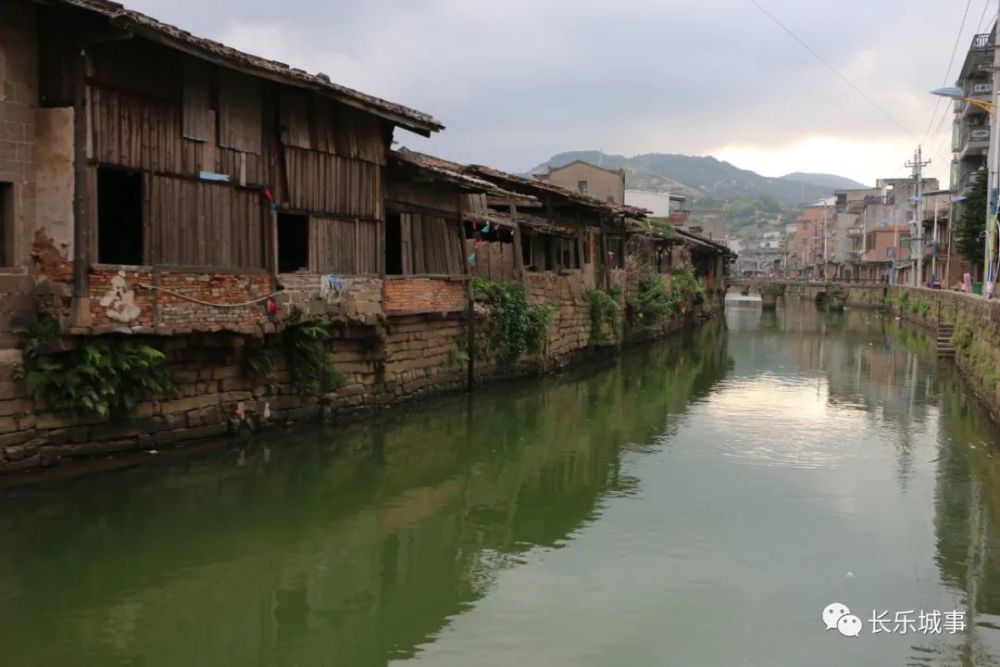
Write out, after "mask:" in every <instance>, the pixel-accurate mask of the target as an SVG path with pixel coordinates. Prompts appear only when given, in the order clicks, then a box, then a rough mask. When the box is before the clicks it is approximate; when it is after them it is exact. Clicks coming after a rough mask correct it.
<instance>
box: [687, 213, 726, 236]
mask: <svg viewBox="0 0 1000 667" xmlns="http://www.w3.org/2000/svg"><path fill="white" fill-rule="evenodd" d="M724 213H725V211H722V210H720V209H701V210H696V211H690V212H689V213H688V227H687V230H688V231H689V232H691V233H692V234H697V235H698V236H701V237H702V238H706V239H709V240H712V241H722V240H724V239H725V238H726V225H725V223H724V222H723V221H722V216H723V214H724Z"/></svg>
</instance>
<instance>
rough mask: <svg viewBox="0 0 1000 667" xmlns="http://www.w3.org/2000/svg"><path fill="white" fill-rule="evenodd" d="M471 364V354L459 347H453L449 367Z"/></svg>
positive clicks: (449, 354) (450, 352)
mask: <svg viewBox="0 0 1000 667" xmlns="http://www.w3.org/2000/svg"><path fill="white" fill-rule="evenodd" d="M467 363H469V353H468V352H466V351H465V350H463V349H462V348H460V347H459V346H458V345H454V346H452V348H451V349H450V350H449V351H448V365H449V366H461V365H464V364H467Z"/></svg>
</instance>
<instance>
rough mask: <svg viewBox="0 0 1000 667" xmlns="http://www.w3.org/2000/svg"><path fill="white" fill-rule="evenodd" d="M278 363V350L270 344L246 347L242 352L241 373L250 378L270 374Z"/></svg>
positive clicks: (253, 378)
mask: <svg viewBox="0 0 1000 667" xmlns="http://www.w3.org/2000/svg"><path fill="white" fill-rule="evenodd" d="M277 365H278V351H277V350H276V349H274V347H273V346H271V345H267V344H264V345H258V346H257V347H250V348H246V350H245V351H244V353H243V374H244V375H246V376H247V377H248V378H250V379H251V380H258V379H260V378H264V377H267V376H268V375H270V374H271V373H272V372H273V371H274V369H275V367H277Z"/></svg>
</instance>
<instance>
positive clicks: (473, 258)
mask: <svg viewBox="0 0 1000 667" xmlns="http://www.w3.org/2000/svg"><path fill="white" fill-rule="evenodd" d="M468 259H469V266H475V265H476V253H472V254H471V255H469V257H468Z"/></svg>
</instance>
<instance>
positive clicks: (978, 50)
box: [958, 32, 995, 80]
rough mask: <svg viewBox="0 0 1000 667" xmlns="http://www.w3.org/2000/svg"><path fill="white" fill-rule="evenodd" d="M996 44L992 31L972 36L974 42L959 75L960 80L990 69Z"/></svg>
mask: <svg viewBox="0 0 1000 667" xmlns="http://www.w3.org/2000/svg"><path fill="white" fill-rule="evenodd" d="M994 44H995V40H994V37H993V33H992V32H984V33H980V34H978V35H975V36H974V37H973V38H972V44H971V46H970V47H969V52H968V53H967V54H966V56H965V62H964V63H963V65H962V69H961V71H960V73H959V76H958V78H959V80H966V79H968V78H970V77H976V76H979V75H980V74H981V73H982V72H984V71H987V70H988V68H989V66H990V61H991V60H992V59H993V47H994Z"/></svg>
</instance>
